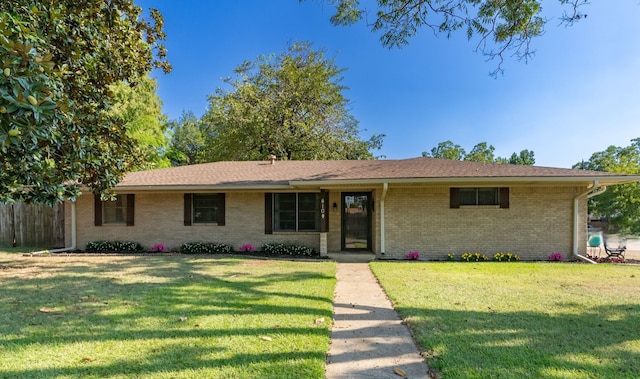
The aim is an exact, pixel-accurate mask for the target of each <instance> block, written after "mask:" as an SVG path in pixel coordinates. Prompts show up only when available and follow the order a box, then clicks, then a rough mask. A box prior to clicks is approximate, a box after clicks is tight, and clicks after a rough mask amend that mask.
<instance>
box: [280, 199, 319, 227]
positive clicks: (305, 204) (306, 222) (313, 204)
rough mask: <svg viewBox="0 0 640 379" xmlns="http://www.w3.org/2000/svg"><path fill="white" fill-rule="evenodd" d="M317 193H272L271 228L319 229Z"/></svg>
mask: <svg viewBox="0 0 640 379" xmlns="http://www.w3.org/2000/svg"><path fill="white" fill-rule="evenodd" d="M320 197H321V195H320V194H319V193H276V194H274V195H273V230H276V231H286V232H296V231H319V230H320Z"/></svg>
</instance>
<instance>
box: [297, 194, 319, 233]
mask: <svg viewBox="0 0 640 379" xmlns="http://www.w3.org/2000/svg"><path fill="white" fill-rule="evenodd" d="M298 230H300V231H317V230H320V194H319V193H300V194H298Z"/></svg>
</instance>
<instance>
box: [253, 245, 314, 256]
mask: <svg viewBox="0 0 640 379" xmlns="http://www.w3.org/2000/svg"><path fill="white" fill-rule="evenodd" d="M261 250H262V251H263V252H264V253H266V254H268V255H298V256H303V257H313V256H318V255H319V254H318V252H317V251H316V249H314V248H312V247H307V246H302V245H296V244H284V243H276V242H270V243H265V244H264V245H262V248H261Z"/></svg>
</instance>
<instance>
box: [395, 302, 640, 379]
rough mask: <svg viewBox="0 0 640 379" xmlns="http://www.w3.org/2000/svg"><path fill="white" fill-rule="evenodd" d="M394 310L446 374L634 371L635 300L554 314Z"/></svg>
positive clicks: (638, 321)
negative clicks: (405, 318)
mask: <svg viewBox="0 0 640 379" xmlns="http://www.w3.org/2000/svg"><path fill="white" fill-rule="evenodd" d="M398 310H399V311H400V313H401V314H402V315H403V317H408V318H409V319H410V322H409V325H410V328H411V330H412V332H413V333H414V336H415V337H416V339H417V342H418V344H419V345H421V346H422V348H423V349H424V350H425V351H427V356H429V357H430V358H429V359H428V361H429V364H430V366H431V367H432V368H434V369H436V370H437V371H440V372H442V374H443V376H444V377H455V378H465V377H481V378H488V377H491V378H513V377H519V378H525V377H528V378H557V377H566V378H638V377H640V305H638V304H635V305H611V306H601V307H594V308H586V309H584V311H583V312H582V313H580V314H573V313H566V314H558V315H548V314H544V313H536V312H493V311H491V310H489V311H487V312H478V311H468V310H450V309H422V308H411V307H403V308H398Z"/></svg>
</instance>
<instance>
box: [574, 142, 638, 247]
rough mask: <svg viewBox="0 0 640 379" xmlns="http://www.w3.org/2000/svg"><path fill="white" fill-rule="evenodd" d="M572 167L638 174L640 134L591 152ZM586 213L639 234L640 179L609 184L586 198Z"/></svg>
mask: <svg viewBox="0 0 640 379" xmlns="http://www.w3.org/2000/svg"><path fill="white" fill-rule="evenodd" d="M573 168H574V169H583V170H595V171H607V172H614V173H619V174H635V175H638V174H640V138H636V139H633V140H631V145H629V146H626V147H618V146H609V147H608V148H607V149H606V150H605V151H599V152H597V153H593V154H592V155H591V158H589V160H588V161H585V162H580V163H577V164H575V165H574V166H573ZM589 213H590V214H592V215H593V216H594V217H596V218H606V219H607V220H608V221H609V222H610V223H611V224H613V225H616V226H618V227H620V228H621V229H622V230H623V232H627V233H631V234H634V235H640V183H629V184H618V185H615V186H610V187H608V188H607V190H606V191H605V192H604V193H603V194H601V195H598V196H594V197H592V198H591V199H589Z"/></svg>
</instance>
